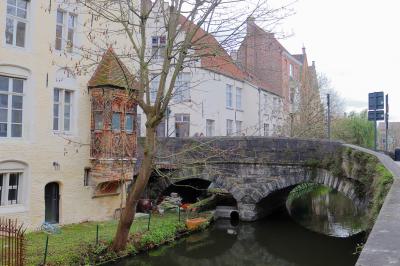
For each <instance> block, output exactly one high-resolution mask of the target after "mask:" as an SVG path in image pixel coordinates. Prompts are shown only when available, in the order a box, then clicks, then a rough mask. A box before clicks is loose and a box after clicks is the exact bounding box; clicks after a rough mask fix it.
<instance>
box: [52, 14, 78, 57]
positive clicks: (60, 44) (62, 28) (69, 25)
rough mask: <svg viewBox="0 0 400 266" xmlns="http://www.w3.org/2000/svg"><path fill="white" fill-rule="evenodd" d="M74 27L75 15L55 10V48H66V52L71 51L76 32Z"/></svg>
mask: <svg viewBox="0 0 400 266" xmlns="http://www.w3.org/2000/svg"><path fill="white" fill-rule="evenodd" d="M75 28H76V15H75V14H73V13H69V12H65V11H63V10H57V24H56V43H55V48H56V50H62V49H64V48H66V50H67V51H68V52H72V48H73V46H74V37H75V32H76V29H75Z"/></svg>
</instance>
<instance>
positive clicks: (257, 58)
mask: <svg viewBox="0 0 400 266" xmlns="http://www.w3.org/2000/svg"><path fill="white" fill-rule="evenodd" d="M238 62H239V63H240V65H241V66H242V67H243V68H244V69H245V70H246V71H248V72H249V73H251V74H253V75H255V76H256V77H257V78H258V79H260V80H262V81H263V83H264V84H267V86H268V87H269V91H270V92H272V93H275V94H277V95H279V96H280V97H282V98H283V99H284V106H285V110H286V111H289V103H290V102H291V101H293V100H294V99H293V97H294V92H295V91H294V90H295V89H296V88H298V85H299V81H300V77H301V74H300V72H301V66H302V63H303V62H301V61H299V60H298V59H297V58H295V57H294V56H292V55H291V54H290V53H289V52H288V51H287V50H286V49H285V47H283V46H282V44H281V43H279V41H278V40H277V39H276V38H275V36H274V34H273V33H269V32H266V31H265V30H263V29H262V28H260V27H259V26H257V25H256V23H255V21H254V19H253V18H249V19H248V20H247V33H246V36H245V38H244V40H243V42H242V44H241V45H240V48H239V50H238ZM291 92H292V93H291ZM291 95H292V96H291Z"/></svg>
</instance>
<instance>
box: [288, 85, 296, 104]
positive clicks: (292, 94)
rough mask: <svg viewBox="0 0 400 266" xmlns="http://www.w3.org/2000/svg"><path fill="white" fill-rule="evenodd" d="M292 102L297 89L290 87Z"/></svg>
mask: <svg viewBox="0 0 400 266" xmlns="http://www.w3.org/2000/svg"><path fill="white" fill-rule="evenodd" d="M289 97H290V103H294V97H295V89H294V88H290V96H289Z"/></svg>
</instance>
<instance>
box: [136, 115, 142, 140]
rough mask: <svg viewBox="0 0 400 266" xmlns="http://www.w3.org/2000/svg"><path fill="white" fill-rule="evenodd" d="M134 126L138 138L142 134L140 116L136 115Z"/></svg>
mask: <svg viewBox="0 0 400 266" xmlns="http://www.w3.org/2000/svg"><path fill="white" fill-rule="evenodd" d="M136 126H137V136H138V137H140V136H141V134H142V115H141V114H138V115H137V120H136Z"/></svg>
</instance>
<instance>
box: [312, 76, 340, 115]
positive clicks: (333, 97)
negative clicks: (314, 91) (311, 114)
mask: <svg viewBox="0 0 400 266" xmlns="http://www.w3.org/2000/svg"><path fill="white" fill-rule="evenodd" d="M317 79H318V88H319V91H320V95H321V100H322V103H323V105H324V108H325V110H326V106H327V97H326V95H327V94H329V95H330V104H331V118H332V121H334V120H336V119H338V118H340V117H343V115H344V113H345V103H344V100H343V98H342V97H341V96H340V95H339V93H338V92H337V91H336V90H335V89H334V88H333V87H332V84H331V80H330V79H329V78H328V76H327V75H326V74H325V73H322V72H320V73H318V76H317Z"/></svg>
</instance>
